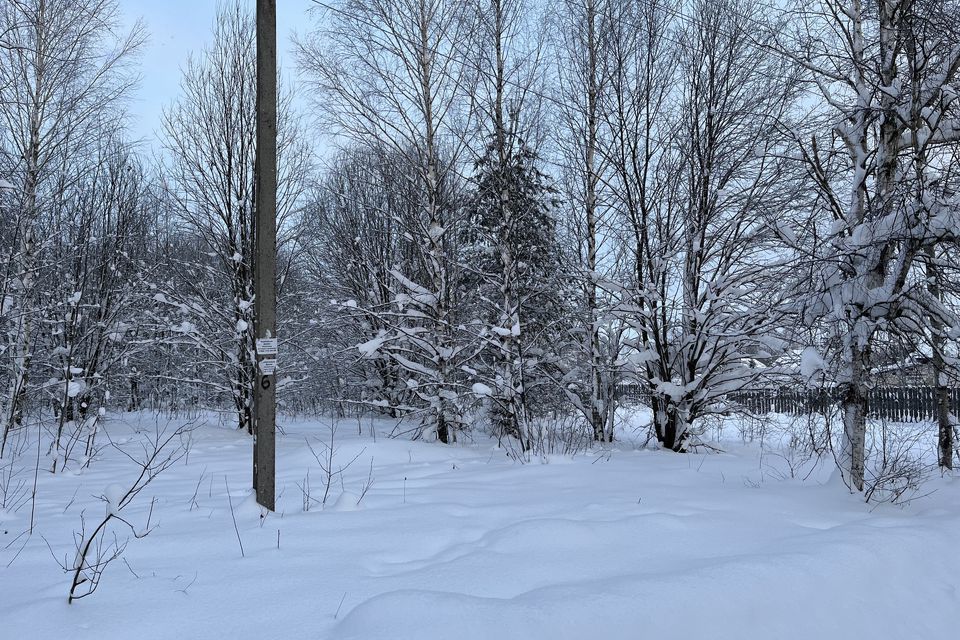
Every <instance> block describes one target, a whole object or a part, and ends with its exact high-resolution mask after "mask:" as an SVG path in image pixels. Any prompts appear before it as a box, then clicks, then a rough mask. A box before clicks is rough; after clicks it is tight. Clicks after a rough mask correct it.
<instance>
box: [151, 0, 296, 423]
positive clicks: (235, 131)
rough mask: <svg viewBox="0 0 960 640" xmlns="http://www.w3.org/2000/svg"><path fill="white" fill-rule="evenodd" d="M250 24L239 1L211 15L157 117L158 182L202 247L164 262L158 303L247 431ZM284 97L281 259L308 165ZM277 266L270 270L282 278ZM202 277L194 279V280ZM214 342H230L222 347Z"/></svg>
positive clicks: (250, 366)
mask: <svg viewBox="0 0 960 640" xmlns="http://www.w3.org/2000/svg"><path fill="white" fill-rule="evenodd" d="M253 34H254V23H253V17H252V15H251V14H250V12H249V10H248V9H247V8H245V7H244V5H243V4H241V3H240V2H233V3H231V4H227V5H224V6H222V7H221V8H220V10H219V11H218V13H217V16H216V18H215V21H214V28H213V43H212V45H211V46H210V47H209V48H208V49H206V50H204V51H203V52H202V53H201V54H200V56H199V57H198V58H192V59H191V60H190V61H189V62H188V63H187V66H186V68H185V70H184V76H183V80H182V82H181V88H182V91H183V95H182V97H181V98H180V99H179V100H178V101H177V102H176V103H175V104H174V105H172V106H171V107H170V108H168V109H166V110H165V112H164V117H163V129H164V133H165V139H164V140H165V142H164V144H165V147H166V151H167V154H168V157H169V163H168V166H166V168H165V169H166V175H167V177H168V180H169V184H170V186H171V188H172V192H171V193H172V195H173V204H174V205H175V206H176V208H177V212H178V216H179V218H180V220H181V221H182V224H183V227H182V228H183V230H184V231H185V232H186V233H190V234H195V236H196V238H197V239H198V240H199V242H200V245H201V246H202V247H203V249H202V252H201V254H200V255H198V256H197V261H196V262H194V263H193V264H175V263H170V264H169V268H170V269H171V270H172V271H173V272H174V273H173V280H172V281H171V282H172V283H174V287H173V288H172V289H170V290H168V291H166V292H162V294H160V295H162V296H163V297H162V301H163V302H165V303H166V304H168V305H170V306H172V307H173V308H175V309H177V310H179V311H180V312H181V314H182V315H183V316H184V317H183V322H185V323H186V324H182V325H181V326H182V327H183V329H184V330H183V331H182V332H181V333H182V338H183V339H184V340H186V341H188V342H192V343H193V344H194V346H195V347H196V348H197V349H198V351H199V352H200V353H201V354H203V355H202V356H201V357H202V358H203V359H204V360H205V361H207V362H208V363H209V364H211V365H214V366H216V367H217V369H218V370H219V372H221V373H223V374H225V375H226V376H227V379H226V381H224V383H225V386H226V387H227V388H229V390H230V391H229V393H230V396H231V398H232V403H233V406H234V410H235V412H236V415H237V425H238V428H240V429H246V430H247V431H251V430H252V424H253V423H252V415H251V406H252V405H251V403H252V393H253V391H252V386H251V385H252V384H253V380H254V377H255V375H254V374H255V372H254V361H253V343H252V339H253V338H252V334H251V326H252V314H253V304H252V301H253V271H252V259H253V220H254V193H253V185H254V159H255V153H254V152H255V147H256V111H255V106H254V99H255V94H256V52H255V51H254V49H253V47H251V46H250V43H251V42H252V41H253ZM290 100H291V96H290V94H289V93H287V94H286V95H285V96H284V97H283V98H282V105H281V108H280V110H279V118H278V145H277V146H278V150H277V155H278V166H279V175H278V185H277V225H278V229H279V230H280V236H279V240H278V252H279V253H280V254H281V255H282V254H283V252H284V249H285V247H286V244H287V242H288V241H290V240H291V238H292V237H293V235H294V226H295V225H294V217H295V215H296V214H297V212H298V208H299V207H300V206H301V204H302V203H301V200H300V198H301V195H302V194H303V191H304V189H305V184H306V179H307V176H308V174H309V171H310V159H309V155H308V153H307V150H306V146H305V142H304V140H303V137H302V133H301V131H300V129H299V124H298V121H297V118H296V116H295V115H294V114H293V112H292V110H291V107H290ZM283 271H284V269H283V267H282V266H281V268H280V269H279V272H280V273H281V274H282V273H283ZM198 272H199V273H201V274H204V275H205V277H197V273H198ZM222 336H230V338H229V340H223V339H222Z"/></svg>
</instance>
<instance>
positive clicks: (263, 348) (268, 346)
mask: <svg viewBox="0 0 960 640" xmlns="http://www.w3.org/2000/svg"><path fill="white" fill-rule="evenodd" d="M277 347H278V343H277V339H276V338H257V353H258V354H260V355H261V356H275V355H277Z"/></svg>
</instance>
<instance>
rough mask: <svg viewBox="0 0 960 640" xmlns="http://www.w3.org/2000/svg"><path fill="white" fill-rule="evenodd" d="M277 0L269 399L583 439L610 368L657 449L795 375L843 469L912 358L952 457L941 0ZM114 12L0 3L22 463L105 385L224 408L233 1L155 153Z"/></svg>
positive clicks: (131, 58) (63, 460)
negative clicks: (322, 145)
mask: <svg viewBox="0 0 960 640" xmlns="http://www.w3.org/2000/svg"><path fill="white" fill-rule="evenodd" d="M309 17H310V22H309V24H310V25H312V26H311V28H310V29H309V30H308V31H306V32H304V33H301V34H299V35H298V36H297V38H296V40H295V48H296V52H297V55H296V62H297V74H296V76H295V77H291V78H282V79H281V88H282V90H281V94H282V98H281V104H280V109H279V111H280V117H279V141H278V142H279V144H278V157H279V167H280V175H279V188H278V191H279V195H278V212H279V213H278V216H279V229H280V234H279V237H278V242H277V251H278V257H279V258H278V259H279V267H278V282H277V286H278V305H279V310H278V316H279V322H280V324H279V329H278V333H279V335H280V338H281V355H280V375H279V378H278V381H279V390H278V391H279V397H280V402H281V408H282V409H285V410H286V411H289V412H319V411H334V412H341V413H346V412H377V413H382V414H384V415H389V416H394V417H397V418H399V417H401V416H406V417H408V418H409V419H410V420H409V423H410V424H415V425H417V427H416V435H418V436H420V437H425V438H436V439H437V440H439V441H441V442H445V443H447V442H453V441H455V440H456V439H457V436H458V434H460V433H463V431H464V429H468V428H471V427H472V426H474V423H476V422H478V421H480V422H482V424H483V425H484V426H485V427H486V428H488V429H490V430H491V432H492V433H494V434H495V435H497V436H498V437H499V438H501V439H503V440H509V441H510V442H513V443H515V446H517V447H518V448H520V449H528V448H530V447H535V446H536V442H535V434H537V433H542V425H543V424H544V423H545V422H548V421H550V420H558V419H559V418H558V416H563V417H564V419H569V418H571V417H572V419H575V420H576V422H577V424H579V425H581V426H582V428H583V429H584V430H586V432H587V433H589V434H590V437H591V438H592V439H593V440H595V441H610V440H612V439H613V437H614V427H615V423H616V409H617V402H618V397H619V393H618V389H619V387H620V386H621V385H624V384H631V385H638V386H639V387H640V388H642V389H643V392H644V395H645V397H648V398H649V402H650V405H651V407H650V408H651V410H652V425H651V428H652V431H653V433H654V435H655V437H656V439H657V440H658V441H659V442H660V443H661V445H662V446H663V447H664V448H667V449H671V450H674V451H685V450H687V449H688V448H690V447H691V446H693V445H694V444H695V443H696V441H697V434H698V425H700V424H701V423H702V421H703V420H705V419H707V418H709V417H710V416H712V415H715V414H718V413H726V412H728V411H730V409H731V402H730V398H731V397H732V396H733V394H736V393H737V392H741V391H744V390H751V389H757V388H761V387H763V386H765V385H770V384H791V385H798V386H808V387H820V388H828V389H831V390H833V391H834V392H836V393H838V394H839V397H840V405H841V406H840V415H841V419H842V425H843V426H842V433H841V434H838V436H837V438H836V454H837V458H838V460H839V461H840V468H841V470H842V471H843V473H844V478H845V480H846V481H847V483H848V485H849V486H850V487H851V488H852V489H854V490H857V491H863V490H864V482H865V468H866V466H867V464H868V461H867V456H868V452H869V451H870V446H869V443H868V440H869V429H868V424H867V418H868V397H869V394H870V390H871V389H872V388H874V387H876V386H878V385H880V384H881V373H880V372H881V371H884V370H885V368H888V367H889V366H890V365H891V363H894V364H895V363H897V362H900V361H903V360H904V359H905V357H906V355H907V354H920V355H922V356H923V357H924V358H926V360H927V361H929V363H930V381H929V384H930V385H931V386H933V387H934V388H935V389H936V394H937V398H938V399H939V405H938V406H939V411H938V434H939V440H938V446H939V452H940V455H939V459H940V464H941V466H943V467H945V468H950V467H952V464H953V455H954V448H955V421H956V419H955V417H953V416H952V415H951V414H950V411H949V398H950V392H951V389H953V388H956V386H957V380H958V371H957V364H958V361H957V356H958V351H957V339H958V337H960V320H958V316H957V312H956V311H957V305H956V301H957V291H956V289H957V283H958V282H960V279H958V274H957V265H958V264H960V261H958V259H957V258H958V256H957V233H958V230H960V207H958V202H957V195H956V194H957V183H958V177H957V169H956V168H957V166H960V165H958V163H957V152H958V149H960V146H958V140H960V119H958V111H960V103H958V98H960V81H958V78H957V75H958V71H960V47H957V45H956V43H957V42H960V3H958V2H956V1H955V0H870V1H868V0H816V1H815V2H793V3H780V5H777V6H771V5H767V4H764V3H756V2H748V1H746V0H685V1H683V2H679V3H678V2H668V1H666V0H550V1H548V0H543V1H535V0H362V1H361V0H324V1H323V2H318V3H317V7H316V8H315V9H314V10H313V11H311V12H310V16H309ZM123 24H124V23H123V22H122V20H121V16H120V13H119V5H118V3H117V2H116V0H7V1H6V2H5V3H4V4H3V6H2V8H0V217H2V220H3V221H4V224H3V225H2V227H0V260H2V265H3V269H4V271H3V279H2V282H0V287H2V292H0V295H2V318H0V325H2V334H3V338H4V339H3V344H2V346H0V350H2V364H3V367H2V370H0V378H2V386H0V389H2V390H3V393H2V394H0V396H2V397H0V421H2V424H3V427H2V430H3V433H2V438H3V444H2V447H3V449H4V450H5V451H6V450H17V448H18V447H22V443H23V442H25V441H26V435H27V434H29V433H31V432H32V433H37V432H40V433H42V434H46V435H45V437H46V441H47V442H48V443H49V447H50V450H49V457H50V464H51V466H52V467H53V468H54V469H58V468H63V466H64V465H65V464H69V463H70V461H71V460H72V459H76V458H78V457H80V456H82V455H90V453H91V450H92V444H91V443H92V442H93V441H94V438H95V434H96V429H97V426H98V423H99V421H100V420H101V417H102V415H103V413H104V411H105V410H106V409H107V408H121V409H138V408H147V407H149V408H154V409H162V410H167V411H196V410H199V409H215V410H218V411H221V412H223V415H224V416H226V418H225V419H226V420H229V422H231V423H234V424H236V426H237V427H238V428H241V429H246V430H248V431H249V430H252V411H251V403H252V386H251V385H252V383H253V379H254V364H253V363H254V358H253V345H252V333H251V325H252V321H253V318H252V314H253V285H252V266H253V265H252V259H253V250H252V247H253V235H254V233H255V229H254V228H253V225H252V221H253V217H254V193H253V184H254V179H253V178H254V170H255V167H254V148H255V113H254V94H255V80H256V78H255V74H256V72H255V57H254V56H255V51H254V48H253V46H252V42H253V33H254V29H253V20H252V10H251V8H250V7H248V6H247V3H243V2H227V3H224V4H222V5H221V6H220V7H219V8H218V12H217V16H216V19H215V22H214V25H213V32H212V37H211V40H210V44H208V45H207V46H206V47H205V48H203V49H202V50H201V51H198V52H195V53H194V54H193V55H192V57H191V58H190V59H189V61H188V62H187V63H186V65H185V66H184V68H183V76H182V80H181V91H180V94H179V96H175V97H171V99H170V102H169V104H168V105H167V106H166V107H165V109H164V115H163V121H162V124H161V130H160V131H159V132H158V138H159V140H160V147H161V148H159V149H156V150H150V149H146V148H144V146H143V145H141V144H136V143H135V141H132V140H131V138H130V133H129V128H128V123H129V120H130V118H131V117H132V116H130V114H129V113H127V110H128V109H129V98H130V94H131V90H132V89H133V88H134V87H135V86H136V83H137V81H138V66H137V54H138V52H139V51H140V50H141V49H142V47H143V44H144V42H145V38H146V36H147V34H146V29H145V27H144V26H143V25H142V24H140V23H137V24H135V25H134V26H133V27H128V28H124V27H123ZM297 98H299V100H298V99H297ZM303 104H306V105H308V107H306V108H301V107H300V106H299V105H303ZM321 134H322V135H324V136H328V137H327V140H330V141H332V142H331V143H330V144H332V145H333V146H335V149H336V150H335V151H334V152H332V153H328V154H326V155H325V157H322V156H323V155H324V154H321V153H318V144H317V142H316V141H317V140H318V137H319V136H320V135H321ZM31 429H32V431H31ZM81 450H83V451H84V454H81V453H80V452H81ZM0 455H2V452H0Z"/></svg>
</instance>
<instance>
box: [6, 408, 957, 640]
mask: <svg viewBox="0 0 960 640" xmlns="http://www.w3.org/2000/svg"><path fill="white" fill-rule="evenodd" d="M155 420H156V419H155V418H150V417H147V416H121V417H115V418H114V419H113V420H112V421H111V422H110V423H108V425H107V428H108V430H109V433H110V436H111V438H112V439H113V440H114V441H115V442H117V443H118V446H120V447H122V448H123V449H124V450H125V451H127V452H128V453H129V454H130V455H131V456H132V457H133V458H134V459H135V458H136V457H137V456H138V455H139V448H138V447H139V443H140V442H141V441H142V439H143V438H144V434H145V433H149V432H150V431H151V430H153V429H154V428H155V426H156V425H155V424H154V423H155ZM160 422H161V425H160V426H164V424H165V423H166V421H165V420H161V421H160ZM283 423H284V427H285V429H286V435H285V436H283V437H281V438H280V439H279V443H278V455H279V459H278V481H277V487H278V494H280V497H279V501H278V512H277V513H276V514H270V515H268V516H267V517H266V518H265V519H262V520H261V517H260V511H259V508H258V507H257V506H256V505H255V504H254V502H253V500H252V498H251V495H250V494H251V492H250V491H249V489H248V488H247V487H248V485H249V483H250V470H249V466H250V440H249V438H248V437H247V436H245V435H244V434H242V433H238V432H236V431H234V430H231V429H228V428H223V427H217V426H216V425H215V422H214V421H213V420H211V421H210V423H209V424H203V425H201V426H200V427H199V428H197V429H196V430H195V431H193V432H192V434H191V436H190V440H191V446H190V453H189V457H187V458H184V459H182V460H180V461H179V462H178V463H177V464H176V465H175V466H174V467H172V468H170V469H168V470H167V471H165V472H164V473H163V474H161V475H160V476H159V477H157V479H156V480H155V481H154V482H153V483H152V484H150V485H149V486H148V487H147V488H146V489H145V490H144V491H143V492H142V493H141V494H140V495H139V496H138V497H137V499H136V502H135V503H134V504H132V505H131V506H130V507H129V508H128V509H127V510H126V512H125V514H124V516H125V517H126V518H127V519H128V520H129V521H131V522H132V523H133V524H135V525H136V526H142V525H143V524H145V522H146V520H147V515H148V511H149V510H150V503H151V498H152V497H154V496H155V497H156V502H155V504H154V506H153V513H152V516H151V524H152V525H155V528H154V529H153V531H152V532H151V533H150V534H149V535H148V536H147V537H145V538H143V539H132V540H131V541H130V542H129V546H128V547H127V549H126V552H125V553H124V555H123V558H122V559H120V560H117V561H115V562H113V563H112V564H111V565H110V566H109V567H108V568H107V570H106V573H105V574H104V576H103V580H102V583H101V584H100V586H99V589H98V590H97V591H96V592H95V593H94V594H93V595H92V596H90V597H89V598H86V599H82V600H80V601H77V602H75V603H74V604H72V605H69V606H68V605H67V602H66V595H67V591H68V589H69V577H68V576H67V575H65V574H64V573H63V571H62V570H61V568H60V567H59V566H58V565H57V562H56V561H55V560H54V557H53V556H52V555H51V552H52V553H53V555H54V556H56V557H57V558H59V559H60V560H61V561H63V559H64V558H66V559H67V560H68V561H69V560H72V557H73V553H74V543H73V532H74V531H75V530H77V531H78V530H79V527H80V514H81V512H85V519H86V520H87V523H88V527H89V523H90V522H92V521H93V520H95V519H96V518H98V517H100V516H102V514H103V513H104V508H105V506H104V502H103V501H102V500H100V499H99V497H100V496H103V495H105V493H107V492H108V487H110V486H111V485H114V484H119V485H125V484H129V482H131V481H132V480H133V479H134V476H135V474H136V473H137V471H138V470H137V467H136V466H135V465H134V464H133V462H132V461H131V460H130V459H128V458H127V457H125V456H123V455H122V454H121V452H119V451H117V450H116V449H113V448H107V449H104V450H103V452H102V455H101V459H98V460H96V461H95V462H93V463H92V464H91V465H90V467H89V468H87V469H83V470H81V471H78V472H73V473H71V472H69V471H68V472H67V473H63V474H59V475H56V476H54V475H51V474H49V473H45V472H43V471H41V473H40V477H39V481H40V483H39V492H38V500H37V515H36V521H37V527H36V531H35V533H34V535H33V536H32V537H29V538H27V537H26V536H21V537H19V538H18V537H17V536H19V535H20V533H21V532H22V531H24V529H25V528H26V526H27V523H28V521H29V511H30V506H29V504H27V505H26V506H25V507H21V508H20V509H19V510H18V511H17V512H16V513H10V512H9V510H8V511H7V512H0V536H2V538H0V638H4V639H6V638H10V639H16V638H40V639H46V638H51V639H52V638H58V639H59V638H96V639H98V640H112V639H115V638H116V639H119V638H138V639H149V638H157V639H164V640H166V639H169V638H181V639H188V638H229V639H231V640H240V639H245V638H258V639H272V638H283V639H290V638H324V639H325V638H331V639H347V638H352V639H357V640H375V639H384V640H402V639H405V638H410V639H413V638H416V639H438V640H439V639H445V638H456V639H457V640H468V639H473V638H477V639H480V638H518V639H520V638H523V639H525V640H530V639H538V638H542V639H544V640H547V639H549V640H554V639H560V638H606V639H617V638H624V639H626V638H658V639H662V638H738V639H742V638H764V639H766V638H777V639H785V638H798V639H800V638H802V639H808V638H844V639H845V640H850V639H853V638H871V639H877V638H925V637H951V636H952V634H953V632H954V631H955V629H956V615H957V611H958V610H960V609H958V608H960V591H958V586H960V554H958V553H957V548H958V544H960V492H958V489H960V486H958V484H957V481H956V480H955V479H953V478H937V479H935V480H933V481H931V482H930V483H928V485H927V486H926V487H925V490H927V491H933V493H931V494H930V495H928V496H926V497H922V498H918V499H917V500H915V501H914V502H912V503H910V504H909V505H907V506H905V507H897V506H890V505H881V506H879V507H871V506H868V505H865V504H864V503H863V502H862V501H861V500H860V499H859V498H857V497H854V496H850V495H849V494H847V493H846V491H845V490H844V489H843V487H842V486H840V485H838V484H837V483H836V482H835V481H827V480H826V479H827V478H828V477H829V470H828V469H824V470H819V471H815V472H814V473H813V475H812V477H811V478H809V479H807V480H806V481H805V482H803V481H800V480H793V479H783V480H777V479H774V477H782V476H778V474H776V473H773V474H771V473H770V470H771V469H772V468H774V467H775V465H776V464H777V460H778V459H777V457H776V456H771V455H769V454H768V455H766V456H765V458H764V460H763V462H762V464H761V456H760V451H759V448H758V447H757V446H755V445H742V444H739V443H738V442H723V445H722V446H723V449H724V452H723V453H704V454H690V455H676V454H671V453H665V452H658V451H650V450H638V449H637V447H636V446H634V445H631V444H630V443H629V442H624V443H622V444H619V445H618V446H617V447H616V448H614V449H611V450H598V451H594V452H592V453H589V454H585V455H581V456H576V457H573V458H569V457H552V458H549V459H548V460H546V461H537V462H533V463H530V464H519V463H516V462H514V461H512V460H510V459H509V458H507V456H506V455H505V454H504V451H503V450H502V449H497V448H496V447H495V444H494V443H491V442H488V441H482V442H481V441H476V442H462V443H460V444H459V445H456V446H443V445H438V444H430V443H423V442H410V441H407V440H404V439H390V438H387V437H385V432H386V431H389V429H390V427H391V426H392V425H389V424H387V423H380V424H377V425H376V426H377V429H378V430H379V434H378V435H377V436H376V438H375V439H374V438H373V437H372V436H371V424H370V422H369V421H367V420H363V421H362V422H361V423H359V427H360V428H362V430H363V435H358V434H357V431H358V423H357V421H355V420H344V421H341V422H340V423H339V426H338V430H337V434H336V441H335V446H336V448H337V452H336V456H335V459H334V470H336V469H338V468H339V467H341V466H343V465H347V464H348V463H351V461H353V462H352V464H349V466H348V467H347V468H346V469H345V471H344V473H343V478H342V481H341V479H339V478H337V479H336V480H335V482H334V483H333V485H332V486H331V489H330V496H329V498H328V500H327V505H326V508H321V506H320V505H319V504H317V501H319V500H320V499H322V495H323V492H324V482H323V478H322V475H323V474H322V471H321V468H320V466H319V465H318V462H317V460H316V459H315V458H314V456H313V455H312V454H311V452H310V450H309V449H308V448H307V447H306V445H305V444H304V439H305V438H306V439H309V440H310V442H311V444H312V445H313V447H314V451H315V452H316V453H317V454H318V455H320V458H321V460H323V451H324V450H323V446H322V445H321V444H320V441H322V440H325V439H327V438H328V437H329V425H330V422H329V421H323V422H318V421H297V420H290V419H287V420H284V421H283ZM138 430H139V431H142V432H144V433H139V434H138V433H137V431H138ZM626 435H629V434H626ZM931 437H933V435H931ZM371 461H372V464H371ZM24 463H25V464H27V462H26V461H25V462H24ZM32 464H33V463H32V461H29V483H30V484H32V470H33V469H32ZM308 469H309V470H310V480H309V484H310V496H311V508H310V510H309V511H308V512H305V511H304V509H303V507H304V496H303V491H302V490H301V488H300V487H303V486H305V479H306V474H307V471H308ZM227 486H229V488H230V492H231V494H232V495H231V496H230V499H229V500H228V495H227V489H226V487H227ZM110 491H115V489H111V490H110ZM231 501H232V504H233V507H234V516H235V517H236V521H237V526H238V528H239V534H240V538H241V540H242V544H243V553H244V556H245V557H241V551H240V545H239V543H238V540H237V533H236V532H235V530H234V525H233V518H232V516H231V508H230V502H231ZM114 524H116V523H114ZM111 527H112V528H111V531H115V532H116V534H117V535H118V536H119V538H120V540H121V541H122V540H123V539H125V538H126V537H128V535H129V529H126V528H125V527H123V526H122V525H121V526H116V527H114V526H113V525H111ZM111 536H112V533H111ZM111 539H112V538H111ZM24 543H25V545H24ZM48 544H49V547H48ZM278 545H279V548H278Z"/></svg>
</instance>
